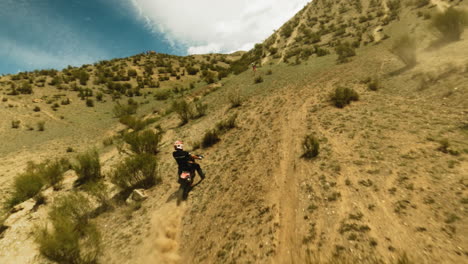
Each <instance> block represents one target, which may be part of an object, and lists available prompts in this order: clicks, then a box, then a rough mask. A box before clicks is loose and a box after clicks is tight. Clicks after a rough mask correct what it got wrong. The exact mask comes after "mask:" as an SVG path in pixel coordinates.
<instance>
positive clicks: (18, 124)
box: [11, 120, 21, 128]
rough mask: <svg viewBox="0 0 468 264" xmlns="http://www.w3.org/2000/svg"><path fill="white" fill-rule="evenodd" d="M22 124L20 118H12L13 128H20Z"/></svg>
mask: <svg viewBox="0 0 468 264" xmlns="http://www.w3.org/2000/svg"><path fill="white" fill-rule="evenodd" d="M20 124H21V121H20V120H12V121H11V128H19V126H20Z"/></svg>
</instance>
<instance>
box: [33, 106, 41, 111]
mask: <svg viewBox="0 0 468 264" xmlns="http://www.w3.org/2000/svg"><path fill="white" fill-rule="evenodd" d="M33 111H34V112H39V111H41V108H40V107H39V106H35V107H34V109H33Z"/></svg>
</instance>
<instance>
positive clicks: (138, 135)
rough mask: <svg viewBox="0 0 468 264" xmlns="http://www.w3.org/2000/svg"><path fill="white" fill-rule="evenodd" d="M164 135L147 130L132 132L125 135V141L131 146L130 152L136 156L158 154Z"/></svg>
mask: <svg viewBox="0 0 468 264" xmlns="http://www.w3.org/2000/svg"><path fill="white" fill-rule="evenodd" d="M161 137H162V133H160V132H159V131H158V132H156V133H155V132H153V131H152V130H145V131H142V132H132V133H128V134H125V135H124V137H123V139H124V141H125V143H127V144H128V145H130V150H131V151H132V152H134V153H135V154H143V153H147V154H154V155H155V154H157V153H158V152H159V143H160V141H161Z"/></svg>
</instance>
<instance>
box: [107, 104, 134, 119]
mask: <svg viewBox="0 0 468 264" xmlns="http://www.w3.org/2000/svg"><path fill="white" fill-rule="evenodd" d="M137 109H138V105H137V104H127V105H122V104H120V102H117V104H116V105H115V106H114V108H113V112H114V116H115V117H118V118H120V117H122V116H128V115H133V114H136V112H137Z"/></svg>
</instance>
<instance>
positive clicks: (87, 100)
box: [86, 98, 94, 107]
mask: <svg viewBox="0 0 468 264" xmlns="http://www.w3.org/2000/svg"><path fill="white" fill-rule="evenodd" d="M86 106H87V107H94V101H93V99H91V98H88V99H86Z"/></svg>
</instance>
